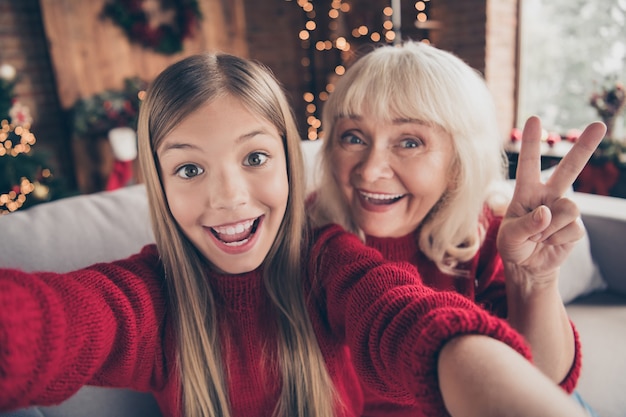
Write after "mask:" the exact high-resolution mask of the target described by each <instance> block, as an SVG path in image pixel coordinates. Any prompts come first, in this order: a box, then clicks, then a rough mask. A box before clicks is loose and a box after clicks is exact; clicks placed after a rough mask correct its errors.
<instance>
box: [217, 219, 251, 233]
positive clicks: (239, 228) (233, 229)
mask: <svg viewBox="0 0 626 417" xmlns="http://www.w3.org/2000/svg"><path fill="white" fill-rule="evenodd" d="M253 223H254V222H253V221H252V220H247V221H245V222H243V223H239V224H237V225H235V226H226V227H214V228H213V230H215V231H216V232H217V233H219V234H221V235H235V234H237V233H243V232H244V231H246V230H248V229H250V228H251V227H252V224H253Z"/></svg>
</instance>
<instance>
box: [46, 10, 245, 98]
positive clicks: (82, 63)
mask: <svg viewBox="0 0 626 417" xmlns="http://www.w3.org/2000/svg"><path fill="white" fill-rule="evenodd" d="M40 2H41V11H42V15H43V21H44V27H45V32H46V36H47V38H48V44H49V50H50V55H51V60H52V65H53V69H54V72H55V76H56V80H57V90H58V95H59V101H60V103H61V106H62V107H63V108H64V109H69V108H71V107H72V105H73V104H74V103H75V101H76V100H77V99H79V98H85V97H89V96H91V95H93V94H95V93H98V92H101V91H103V90H105V89H108V88H122V86H123V80H124V78H126V77H132V76H139V77H141V78H142V79H144V80H148V81H150V80H152V79H153V78H154V77H155V76H156V75H157V74H158V73H159V72H160V71H161V70H163V69H164V68H165V67H166V66H168V65H169V64H171V63H173V62H175V61H178V60H180V59H181V58H183V57H184V56H187V55H190V54H193V53H197V52H201V51H206V50H220V51H224V52H231V53H235V54H238V55H242V56H248V50H247V43H246V25H245V14H244V6H243V0H199V4H200V10H201V12H202V14H203V19H202V20H201V21H200V23H199V26H198V28H197V31H196V34H195V36H194V37H193V38H188V39H186V40H185V41H184V50H183V52H180V53H177V54H174V55H163V54H159V53H156V52H154V51H152V50H149V49H145V48H143V47H142V46H140V45H137V44H131V43H130V41H129V40H128V38H127V37H126V35H125V34H124V32H123V31H122V29H121V28H120V27H118V26H117V25H116V24H115V23H113V22H112V21H111V20H110V19H103V18H102V17H101V12H102V9H103V7H104V5H105V3H106V0H89V1H85V0H40Z"/></svg>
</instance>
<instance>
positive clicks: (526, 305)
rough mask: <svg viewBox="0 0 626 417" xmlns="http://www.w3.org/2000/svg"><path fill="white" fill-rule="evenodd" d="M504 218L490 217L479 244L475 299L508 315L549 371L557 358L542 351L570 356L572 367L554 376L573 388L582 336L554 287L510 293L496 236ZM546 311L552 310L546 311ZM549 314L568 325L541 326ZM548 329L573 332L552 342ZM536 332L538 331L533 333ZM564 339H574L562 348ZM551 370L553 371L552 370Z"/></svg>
mask: <svg viewBox="0 0 626 417" xmlns="http://www.w3.org/2000/svg"><path fill="white" fill-rule="evenodd" d="M501 220H502V218H501V217H493V218H491V221H490V223H489V228H488V230H487V234H486V236H485V240H484V242H483V245H482V246H481V248H480V253H479V255H478V264H477V268H476V276H477V281H478V286H477V288H476V302H477V303H478V304H479V305H481V306H483V307H484V308H486V309H487V310H488V311H491V312H492V313H493V314H496V315H497V316H498V317H508V318H509V320H510V323H511V324H512V325H513V327H514V328H515V329H516V330H518V331H519V332H520V333H522V335H524V337H526V340H527V341H528V342H529V344H530V347H531V350H532V351H533V356H534V357H535V359H536V361H537V366H538V367H539V368H540V369H543V370H544V371H545V372H546V374H550V373H551V369H553V368H552V367H553V365H554V364H555V361H554V360H551V359H545V360H542V358H543V356H544V355H542V352H546V354H547V355H550V354H551V352H552V353H553V354H554V355H556V356H558V357H559V359H563V358H565V357H566V356H567V358H568V360H569V362H568V364H567V366H569V368H568V369H569V371H567V374H565V375H564V374H563V373H562V372H561V373H558V376H553V377H552V379H553V380H554V381H555V382H560V385H561V387H562V388H563V389H564V390H566V391H567V392H572V391H573V390H574V388H575V387H576V384H577V382H578V378H579V376H580V370H581V363H582V358H581V346H580V340H579V337H578V333H577V331H576V328H575V327H574V324H573V323H571V322H570V321H569V320H568V319H567V316H566V313H565V307H564V306H563V303H562V301H561V300H560V296H559V295H558V294H555V291H554V290H552V291H550V294H546V295H545V296H544V295H542V294H540V292H536V294H535V295H533V296H532V297H528V298H525V299H524V298H522V297H519V296H518V295H517V294H518V293H517V292H515V291H510V292H509V293H508V294H507V289H506V284H505V272H504V267H503V264H502V259H501V258H500V255H499V254H498V251H497V247H496V237H497V234H498V229H499V226H500V222H501ZM541 297H550V298H549V300H548V301H545V302H543V301H541V300H540V298H541ZM511 306H513V309H511ZM547 311H549V313H546V312H547ZM547 314H549V315H547ZM511 315H512V317H511ZM549 316H551V317H558V318H559V319H558V320H551V321H549V322H550V323H554V326H558V325H562V326H568V327H569V328H567V329H564V330H561V328H560V327H559V328H557V327H554V328H552V329H550V330H542V329H543V328H544V327H545V325H546V324H549V323H546V320H545V318H546V317H549ZM542 318H543V319H542ZM537 332H540V333H537ZM546 332H547V333H548V334H550V335H551V336H552V337H555V336H556V335H560V334H562V333H567V332H569V333H570V336H569V337H556V338H555V339H554V341H553V342H552V341H551V339H549V338H546V337H545V336H542V335H544V334H545V333H546ZM534 333H537V334H535V335H534ZM564 341H565V342H564ZM562 343H571V345H569V346H566V347H564V348H561V347H560V346H562V345H561V344H562ZM559 352H571V354H569V355H564V354H563V353H559ZM549 357H551V356H548V358H549ZM546 362H547V363H546ZM552 374H553V375H554V373H553V372H552Z"/></svg>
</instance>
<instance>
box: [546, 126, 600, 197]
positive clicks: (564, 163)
mask: <svg viewBox="0 0 626 417" xmlns="http://www.w3.org/2000/svg"><path fill="white" fill-rule="evenodd" d="M605 133H606V126H605V125H604V123H602V122H594V123H591V124H589V125H588V126H587V127H586V128H585V130H584V132H583V133H582V134H581V135H580V137H579V138H578V140H577V141H576V142H575V143H574V146H572V149H570V150H569V152H568V153H567V154H566V155H565V156H564V157H563V159H561V161H560V162H559V164H558V165H557V167H556V169H555V171H554V173H553V174H552V176H551V177H550V179H549V180H548V181H547V183H546V185H547V186H548V187H549V188H550V190H551V191H552V192H554V193H556V194H557V195H563V194H565V192H566V191H567V190H568V189H569V188H570V187H571V186H572V184H573V183H574V181H575V180H576V178H577V177H578V174H580V172H581V171H582V170H583V168H584V167H585V165H586V164H587V161H589V158H591V155H593V152H594V151H595V150H596V148H597V147H598V145H599V144H600V142H601V141H602V139H603V138H604V134H605Z"/></svg>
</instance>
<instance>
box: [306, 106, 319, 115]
mask: <svg viewBox="0 0 626 417" xmlns="http://www.w3.org/2000/svg"><path fill="white" fill-rule="evenodd" d="M315 110H317V106H316V105H315V104H313V103H309V104H307V106H306V111H307V113H311V114H313V113H315Z"/></svg>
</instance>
